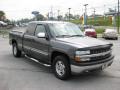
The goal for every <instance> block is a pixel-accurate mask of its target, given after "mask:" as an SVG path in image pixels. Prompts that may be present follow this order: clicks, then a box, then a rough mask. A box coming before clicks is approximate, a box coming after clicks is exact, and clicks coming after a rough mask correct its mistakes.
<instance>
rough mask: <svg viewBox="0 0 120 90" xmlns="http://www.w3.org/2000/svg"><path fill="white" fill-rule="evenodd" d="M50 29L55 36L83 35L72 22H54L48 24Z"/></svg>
mask: <svg viewBox="0 0 120 90" xmlns="http://www.w3.org/2000/svg"><path fill="white" fill-rule="evenodd" d="M49 27H50V31H51V32H52V33H53V34H54V35H55V36H56V37H61V36H62V37H63V36H64V37H65V36H70V37H71V36H74V37H75V36H84V34H83V33H82V31H81V30H80V28H79V27H78V26H77V25H75V24H72V23H55V24H50V25H49Z"/></svg>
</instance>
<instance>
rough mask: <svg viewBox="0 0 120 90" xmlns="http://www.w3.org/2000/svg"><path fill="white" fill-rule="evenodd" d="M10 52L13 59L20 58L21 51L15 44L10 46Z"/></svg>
mask: <svg viewBox="0 0 120 90" xmlns="http://www.w3.org/2000/svg"><path fill="white" fill-rule="evenodd" d="M12 52H13V55H14V56H15V57H20V56H21V51H20V50H19V49H18V46H17V44H16V43H13V44H12Z"/></svg>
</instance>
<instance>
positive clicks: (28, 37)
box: [23, 23, 36, 56]
mask: <svg viewBox="0 0 120 90" xmlns="http://www.w3.org/2000/svg"><path fill="white" fill-rule="evenodd" d="M35 28H36V24H34V23H30V24H29V25H28V27H27V30H26V32H25V34H24V36H23V50H24V52H25V54H27V55H28V56H31V55H32V52H31V48H32V46H33V45H32V42H33V37H34V31H35Z"/></svg>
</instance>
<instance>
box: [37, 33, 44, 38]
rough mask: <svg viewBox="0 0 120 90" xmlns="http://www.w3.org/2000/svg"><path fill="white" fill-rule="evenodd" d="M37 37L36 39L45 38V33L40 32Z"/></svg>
mask: <svg viewBox="0 0 120 90" xmlns="http://www.w3.org/2000/svg"><path fill="white" fill-rule="evenodd" d="M37 37H38V38H45V33H42V32H41V33H38V34H37Z"/></svg>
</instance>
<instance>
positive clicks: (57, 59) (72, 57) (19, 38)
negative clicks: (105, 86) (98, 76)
mask: <svg viewBox="0 0 120 90" xmlns="http://www.w3.org/2000/svg"><path fill="white" fill-rule="evenodd" d="M9 43H10V45H12V51H13V55H14V56H15V57H20V56H21V54H22V52H24V54H25V56H27V57H30V58H32V59H34V60H37V61H39V62H40V63H42V64H43V65H46V66H51V68H52V69H53V72H54V74H55V76H56V77H57V78H59V79H62V80H64V79H68V77H70V75H71V73H80V72H83V71H93V70H103V69H105V68H106V67H108V66H110V65H111V64H112V62H113V58H114V56H113V55H112V44H110V43H107V42H104V41H101V40H98V39H95V38H90V37H87V36H84V34H83V33H82V31H81V30H80V28H79V27H78V26H77V25H75V24H73V23H69V22H58V21H33V22H30V23H29V25H28V27H27V28H26V29H23V30H13V31H11V32H10V33H9Z"/></svg>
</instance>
